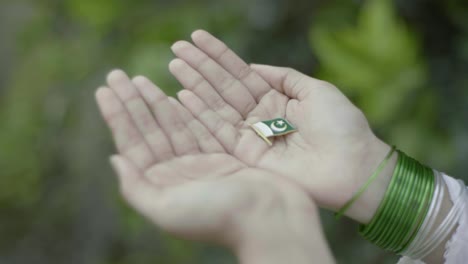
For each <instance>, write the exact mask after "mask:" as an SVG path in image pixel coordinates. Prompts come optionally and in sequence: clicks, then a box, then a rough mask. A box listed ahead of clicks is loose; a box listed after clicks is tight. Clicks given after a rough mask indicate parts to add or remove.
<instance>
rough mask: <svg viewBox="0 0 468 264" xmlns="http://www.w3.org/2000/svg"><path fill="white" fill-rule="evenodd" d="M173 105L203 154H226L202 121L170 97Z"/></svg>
mask: <svg viewBox="0 0 468 264" xmlns="http://www.w3.org/2000/svg"><path fill="white" fill-rule="evenodd" d="M169 101H170V102H171V104H172V105H173V106H174V107H175V108H176V109H177V112H178V113H179V116H180V117H181V119H182V120H183V121H184V122H185V124H186V125H187V127H188V128H189V129H190V130H191V131H192V134H193V135H194V136H195V138H196V139H197V142H198V146H199V147H200V149H201V151H202V152H203V153H216V152H224V149H223V146H221V144H220V143H219V142H218V140H216V138H215V137H214V136H213V135H212V134H211V133H210V131H209V130H208V129H207V128H206V127H205V126H204V125H203V124H202V123H200V121H198V120H197V119H195V118H194V117H193V115H192V114H191V113H190V112H189V111H188V110H187V109H186V108H185V107H184V106H182V105H181V104H180V103H179V101H177V100H176V99H174V98H173V97H169Z"/></svg>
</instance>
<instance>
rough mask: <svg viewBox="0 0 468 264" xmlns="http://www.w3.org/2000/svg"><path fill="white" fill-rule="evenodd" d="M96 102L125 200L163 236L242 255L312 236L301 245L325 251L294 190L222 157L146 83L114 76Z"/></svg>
mask: <svg viewBox="0 0 468 264" xmlns="http://www.w3.org/2000/svg"><path fill="white" fill-rule="evenodd" d="M96 98H97V102H98V105H99V107H100V110H101V112H102V115H103V116H104V119H105V121H106V123H107V124H108V125H109V127H110V128H111V131H112V134H113V137H114V141H115V143H116V145H117V148H118V151H119V154H118V155H115V156H113V157H112V158H111V162H112V164H113V167H114V168H115V170H116V171H117V174H118V176H119V179H120V186H121V189H122V192H123V195H124V197H125V198H126V199H127V200H128V202H129V203H130V204H131V205H132V206H133V207H134V208H136V209H137V210H138V211H139V212H140V213H142V214H143V215H145V216H146V217H147V218H149V219H150V220H152V221H153V222H154V223H156V224H157V225H158V226H160V227H161V228H163V229H164V230H166V231H169V232H172V233H174V234H177V235H179V236H182V237H185V238H190V239H197V240H207V241H214V242H218V243H223V244H226V245H228V246H231V247H233V248H234V249H235V250H239V251H244V250H245V251H246V252H247V253H245V254H247V255H248V254H249V252H250V250H252V249H251V248H250V246H251V245H253V247H255V245H256V244H258V243H263V242H266V241H270V242H268V243H271V241H283V240H285V239H288V241H291V234H293V236H292V237H293V239H292V240H293V241H301V242H302V240H303V241H306V239H305V238H306V237H305V236H304V235H303V233H302V232H305V230H311V233H310V235H308V236H307V237H308V239H312V240H313V241H315V242H316V243H315V244H314V243H313V244H310V243H309V242H310V241H309V242H308V243H304V244H305V245H307V247H309V246H310V247H315V248H317V249H320V251H323V252H325V251H327V250H328V249H327V247H326V244H325V240H324V238H323V235H322V231H321V228H320V223H319V219H318V214H317V209H316V207H315V204H314V203H313V202H312V201H311V200H310V199H309V197H308V196H307V195H306V194H305V192H304V191H303V190H302V189H301V188H300V187H298V186H297V185H296V184H295V183H293V182H290V181H288V180H287V179H284V178H282V177H279V176H277V175H275V174H274V173H272V172H270V171H267V170H265V169H259V168H253V167H250V166H248V165H247V164H246V163H244V162H243V161H241V160H240V159H238V158H236V157H234V156H232V155H230V154H227V153H226V152H225V151H224V149H223V146H222V145H221V144H220V143H219V140H218V139H217V138H216V137H215V136H213V135H212V133H211V132H210V131H209V130H208V129H207V128H205V126H204V125H203V124H202V123H201V122H199V121H198V120H197V119H196V118H194V117H193V116H192V114H191V113H190V112H189V111H187V110H186V109H185V108H184V107H183V106H182V105H181V104H180V103H179V102H178V101H176V100H175V99H173V98H170V97H167V96H166V95H165V94H164V93H163V92H162V91H161V90H160V89H159V88H158V87H156V86H155V85H154V84H152V83H151V82H150V81H149V80H148V79H146V78H144V77H136V78H134V79H133V80H130V79H129V78H128V77H127V75H126V74H125V73H124V72H122V71H119V70H116V71H113V72H112V73H111V74H109V76H108V87H101V88H99V89H98V91H97V93H96ZM298 223H301V224H300V225H299V226H298V225H297V224H298ZM311 227H312V228H311ZM301 229H303V230H302V231H301ZM314 236H315V237H316V238H315V239H314V238H313V237H314ZM301 244H302V243H301ZM277 246H281V243H278V245H277ZM246 247H249V248H246ZM254 252H257V251H256V250H255V249H254ZM327 252H328V251H327ZM242 254H243V253H241V255H242ZM322 254H323V253H322ZM327 254H328V256H330V254H329V252H328V253H327ZM254 263H255V262H254Z"/></svg>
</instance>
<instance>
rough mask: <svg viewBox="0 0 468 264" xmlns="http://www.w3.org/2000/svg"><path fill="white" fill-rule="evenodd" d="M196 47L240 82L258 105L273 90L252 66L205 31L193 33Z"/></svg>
mask: <svg viewBox="0 0 468 264" xmlns="http://www.w3.org/2000/svg"><path fill="white" fill-rule="evenodd" d="M192 40H193V42H194V43H195V45H196V46H197V47H198V48H199V49H200V50H202V51H203V52H205V53H206V54H207V55H208V56H210V57H211V58H212V59H213V60H215V61H216V62H217V63H218V64H219V65H221V66H222V67H223V68H224V69H225V70H226V71H227V72H229V73H230V74H231V75H232V76H234V78H236V79H238V80H240V81H241V82H242V83H243V84H244V87H246V88H247V89H248V90H249V92H250V94H251V95H252V96H253V97H254V98H255V100H256V101H257V103H258V102H259V101H260V99H261V98H262V97H263V96H264V95H265V94H266V93H268V92H269V91H270V90H271V87H270V85H269V84H268V83H267V82H266V81H265V80H263V78H262V77H260V76H259V75H258V74H257V73H256V72H255V71H252V69H251V68H250V66H249V65H248V64H247V63H245V62H244V60H242V59H241V58H240V57H239V56H237V55H236V53H234V52H233V51H232V50H231V49H230V48H229V47H228V46H227V45H226V44H224V43H223V42H222V41H220V40H219V39H217V38H215V37H214V36H213V35H211V34H210V33H208V32H206V31H204V30H197V31H195V32H193V33H192Z"/></svg>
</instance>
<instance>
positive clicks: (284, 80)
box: [250, 64, 330, 100]
mask: <svg viewBox="0 0 468 264" xmlns="http://www.w3.org/2000/svg"><path fill="white" fill-rule="evenodd" d="M250 67H252V69H254V70H255V71H256V72H257V73H258V74H260V76H262V77H263V79H265V80H266V81H267V82H269V83H270V85H271V86H272V87H273V88H275V89H276V90H278V91H279V92H281V93H284V94H286V95H287V96H289V97H291V98H295V99H298V100H303V99H305V98H306V97H307V96H308V94H309V93H310V91H311V89H312V88H313V87H327V86H330V84H329V83H327V82H325V81H321V80H318V79H314V78H311V77H309V76H307V75H305V74H303V73H300V72H298V71H296V70H294V69H291V68H284V67H275V66H269V65H260V64H252V65H250Z"/></svg>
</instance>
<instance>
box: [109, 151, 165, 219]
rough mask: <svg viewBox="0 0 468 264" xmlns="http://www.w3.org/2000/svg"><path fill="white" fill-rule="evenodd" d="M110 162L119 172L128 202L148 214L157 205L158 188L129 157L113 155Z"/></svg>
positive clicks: (122, 190) (123, 192)
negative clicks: (155, 198)
mask: <svg viewBox="0 0 468 264" xmlns="http://www.w3.org/2000/svg"><path fill="white" fill-rule="evenodd" d="M110 163H111V165H112V167H113V169H114V171H115V172H116V173H117V176H118V178H119V182H120V190H121V193H122V195H123V196H124V198H125V199H126V200H127V202H128V203H129V204H130V205H132V206H133V207H134V208H135V209H137V210H138V211H139V212H140V213H142V214H144V215H148V213H150V212H152V211H153V208H154V206H155V204H154V197H155V195H157V193H158V192H157V189H156V188H155V187H154V186H153V185H152V184H151V183H150V182H149V181H147V180H146V178H145V177H144V176H142V175H141V173H140V171H139V170H138V169H137V168H136V167H135V165H134V164H133V163H132V162H131V161H129V160H128V159H127V158H125V157H123V156H120V155H112V156H111V157H110Z"/></svg>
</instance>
